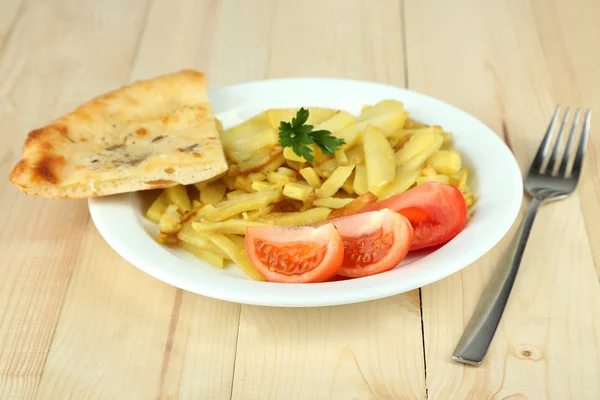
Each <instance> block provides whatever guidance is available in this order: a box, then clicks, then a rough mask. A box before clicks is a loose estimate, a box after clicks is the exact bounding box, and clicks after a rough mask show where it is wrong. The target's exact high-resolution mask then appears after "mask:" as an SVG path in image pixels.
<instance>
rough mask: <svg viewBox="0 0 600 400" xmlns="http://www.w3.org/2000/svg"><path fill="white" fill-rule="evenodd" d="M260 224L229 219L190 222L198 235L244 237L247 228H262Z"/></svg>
mask: <svg viewBox="0 0 600 400" xmlns="http://www.w3.org/2000/svg"><path fill="white" fill-rule="evenodd" d="M263 225H265V224H264V223H262V222H256V221H246V220H244V219H229V220H227V221H222V222H192V228H194V230H195V231H196V232H199V233H220V234H227V235H245V234H246V228H247V227H249V226H263Z"/></svg>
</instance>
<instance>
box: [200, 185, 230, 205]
mask: <svg viewBox="0 0 600 400" xmlns="http://www.w3.org/2000/svg"><path fill="white" fill-rule="evenodd" d="M226 191H227V186H225V183H223V182H222V181H217V182H213V183H209V184H208V185H206V186H205V187H204V188H203V189H202V190H200V201H201V202H202V203H204V204H217V203H218V202H220V201H222V200H223V197H225V192H226Z"/></svg>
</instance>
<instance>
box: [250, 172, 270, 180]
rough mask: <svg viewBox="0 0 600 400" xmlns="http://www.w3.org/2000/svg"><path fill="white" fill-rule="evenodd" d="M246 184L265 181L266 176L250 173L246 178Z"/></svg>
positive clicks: (260, 173)
mask: <svg viewBox="0 0 600 400" xmlns="http://www.w3.org/2000/svg"><path fill="white" fill-rule="evenodd" d="M246 179H247V180H248V182H260V181H264V180H265V179H267V175H265V174H264V173H262V172H251V173H249V174H248V176H247V178H246Z"/></svg>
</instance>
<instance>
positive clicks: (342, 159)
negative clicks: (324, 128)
mask: <svg viewBox="0 0 600 400" xmlns="http://www.w3.org/2000/svg"><path fill="white" fill-rule="evenodd" d="M335 161H337V163H338V165H348V156H346V152H345V151H344V150H343V149H340V150H338V151H336V152H335Z"/></svg>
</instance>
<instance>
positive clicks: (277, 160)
mask: <svg viewBox="0 0 600 400" xmlns="http://www.w3.org/2000/svg"><path fill="white" fill-rule="evenodd" d="M284 163H285V158H284V157H283V154H279V155H277V156H276V157H274V158H273V159H272V160H271V161H269V162H268V163H266V164H265V165H264V166H263V167H262V168H261V169H260V172H262V173H263V174H266V173H267V172H270V171H275V170H276V169H277V168H279V167H281V166H282V165H283V164H284Z"/></svg>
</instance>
